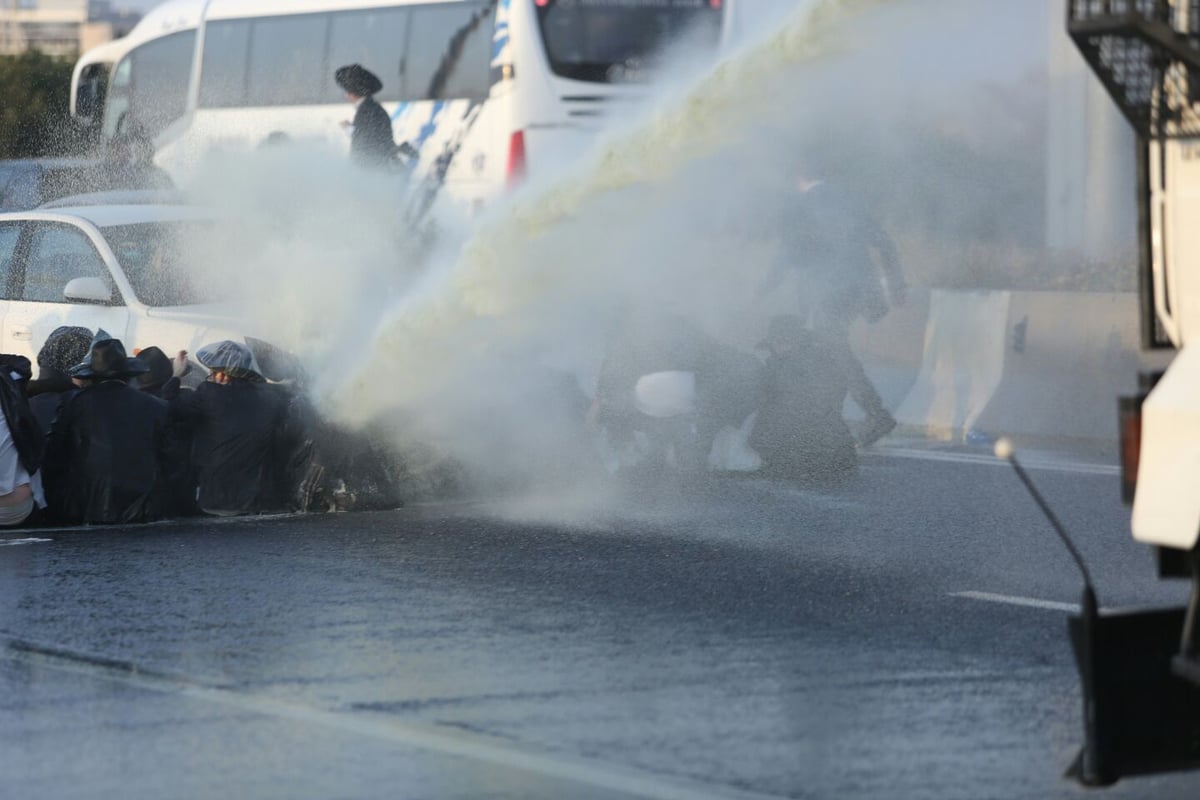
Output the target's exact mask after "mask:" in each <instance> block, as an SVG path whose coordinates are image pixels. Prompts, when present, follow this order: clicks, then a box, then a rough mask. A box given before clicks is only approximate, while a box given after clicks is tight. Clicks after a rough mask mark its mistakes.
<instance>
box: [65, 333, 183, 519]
mask: <svg viewBox="0 0 1200 800" xmlns="http://www.w3.org/2000/svg"><path fill="white" fill-rule="evenodd" d="M145 369H146V368H145V366H144V365H143V364H142V363H141V362H140V361H139V360H138V359H136V358H129V357H128V356H126V354H125V346H124V345H122V344H121V342H120V341H119V340H117V339H113V338H111V337H110V336H109V335H108V334H107V333H105V332H104V331H102V330H101V331H97V332H96V337H95V338H94V339H93V340H92V347H91V351H90V352H89V353H88V357H87V358H86V359H85V360H84V361H83V363H81V364H78V365H76V366H75V367H73V368H72V369H71V377H72V379H74V380H75V382H76V385H78V386H79V387H80V390H79V391H78V392H75V393H72V394H68V395H66V396H65V399H64V400H63V402H62V405H61V406H60V408H59V411H58V416H57V417H55V419H54V422H53V423H52V424H51V426H50V435H49V436H48V437H47V438H46V452H45V456H44V458H43V463H42V474H43V480H44V482H45V488H46V501H47V504H48V506H49V510H50V513H51V514H52V515H53V516H54V517H56V518H58V519H60V520H62V521H64V522H70V523H84V524H89V523H124V522H144V521H147V520H151V519H157V518H159V517H161V516H162V515H163V512H164V509H163V507H162V506H163V501H162V497H163V488H164V487H163V480H162V474H163V461H164V457H163V453H162V448H163V442H164V430H165V425H166V420H167V404H166V403H164V402H163V401H162V400H159V399H158V398H156V397H151V396H150V395H147V394H145V393H144V392H139V391H138V390H137V389H134V388H133V387H132V386H130V385H129V384H128V383H127V382H126V381H128V380H129V379H130V378H132V377H134V376H135V375H140V374H142V373H143V372H145Z"/></svg>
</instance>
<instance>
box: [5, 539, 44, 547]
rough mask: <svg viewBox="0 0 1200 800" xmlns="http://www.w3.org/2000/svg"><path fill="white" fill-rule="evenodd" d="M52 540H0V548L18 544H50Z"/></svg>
mask: <svg viewBox="0 0 1200 800" xmlns="http://www.w3.org/2000/svg"><path fill="white" fill-rule="evenodd" d="M52 541H54V540H53V539H0V547H12V546H14V545H18V544H37V543H38V542H52Z"/></svg>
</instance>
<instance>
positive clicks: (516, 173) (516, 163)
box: [505, 131, 525, 189]
mask: <svg viewBox="0 0 1200 800" xmlns="http://www.w3.org/2000/svg"><path fill="white" fill-rule="evenodd" d="M505 174H506V181H507V184H508V188H510V189H511V188H513V187H514V186H516V185H517V184H519V183H520V182H521V181H522V180H524V178H525V131H513V134H512V136H511V137H510V138H509V140H508V169H507V171H506V173H505Z"/></svg>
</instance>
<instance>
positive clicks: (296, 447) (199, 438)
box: [171, 381, 311, 514]
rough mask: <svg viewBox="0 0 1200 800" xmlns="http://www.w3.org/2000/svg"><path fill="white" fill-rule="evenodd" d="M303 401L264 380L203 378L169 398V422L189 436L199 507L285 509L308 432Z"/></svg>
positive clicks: (249, 510) (214, 509)
mask: <svg viewBox="0 0 1200 800" xmlns="http://www.w3.org/2000/svg"><path fill="white" fill-rule="evenodd" d="M307 425H308V418H307V414H306V406H305V405H304V403H303V402H302V401H301V400H300V399H299V398H297V397H296V396H295V395H294V394H293V393H292V392H291V391H290V390H288V389H286V388H284V387H282V386H279V385H276V384H269V383H251V382H246V381H235V382H233V383H230V384H226V385H221V384H216V383H203V384H201V385H200V386H199V387H197V388H196V390H195V391H194V392H185V393H183V394H181V395H180V396H179V397H178V398H176V400H174V401H173V402H172V403H171V427H172V430H173V431H175V432H177V433H182V434H183V435H186V436H188V437H189V438H190V440H191V446H190V450H191V459H190V464H191V477H192V481H193V482H194V485H195V486H196V489H197V493H196V501H197V503H198V505H199V507H200V508H201V509H202V510H205V511H210V512H219V513H240V514H245V513H254V512H260V511H277V510H290V509H291V508H292V507H293V506H292V503H293V496H294V490H295V488H296V486H297V485H298V484H299V477H298V473H300V472H302V471H303V469H304V468H305V467H306V466H307V464H306V463H305V464H301V463H300V461H302V460H303V458H304V456H305V446H306V444H307V445H308V447H309V448H311V444H310V443H309V442H308V439H307Z"/></svg>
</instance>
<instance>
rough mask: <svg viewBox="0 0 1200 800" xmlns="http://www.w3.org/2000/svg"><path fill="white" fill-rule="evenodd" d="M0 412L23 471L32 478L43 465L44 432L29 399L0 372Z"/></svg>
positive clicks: (13, 382) (19, 386)
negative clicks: (6, 424)
mask: <svg viewBox="0 0 1200 800" xmlns="http://www.w3.org/2000/svg"><path fill="white" fill-rule="evenodd" d="M0 411H2V412H3V413H4V420H5V422H7V423H8V431H9V434H10V435H11V436H12V440H13V446H14V447H15V448H16V450H17V458H18V459H19V460H20V462H21V466H22V467H24V468H25V471H26V472H28V473H29V474H30V475H32V474H33V473H35V472H37V471H38V470H39V469H40V468H41V466H42V452H43V449H44V447H45V438H46V437H45V433H44V432H43V431H42V428H41V426H40V425H39V424H38V420H37V417H35V416H34V413H33V410H32V409H31V408H30V407H29V400H28V398H26V396H25V391H24V390H23V389H22V388H21V385H20V384H19V383H17V382H16V381H14V380H13V379H12V378H11V377H9V375H7V374H5V373H4V372H2V371H0Z"/></svg>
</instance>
